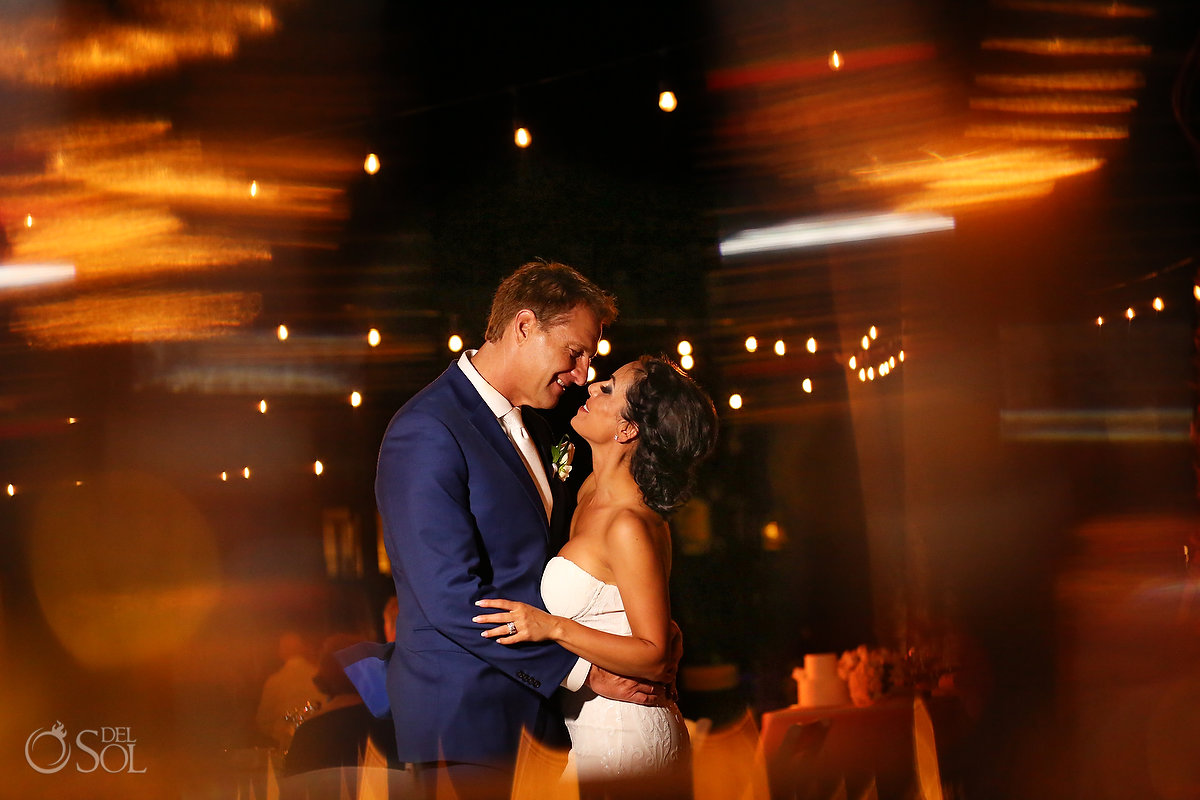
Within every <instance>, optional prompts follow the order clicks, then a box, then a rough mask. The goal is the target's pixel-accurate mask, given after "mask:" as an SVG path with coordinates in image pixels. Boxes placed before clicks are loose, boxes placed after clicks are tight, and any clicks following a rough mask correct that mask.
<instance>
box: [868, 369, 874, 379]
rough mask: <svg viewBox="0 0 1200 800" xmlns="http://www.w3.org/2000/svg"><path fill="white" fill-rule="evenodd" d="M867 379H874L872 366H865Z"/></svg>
mask: <svg viewBox="0 0 1200 800" xmlns="http://www.w3.org/2000/svg"><path fill="white" fill-rule="evenodd" d="M867 380H869V381H873V380H875V368H874V367H867Z"/></svg>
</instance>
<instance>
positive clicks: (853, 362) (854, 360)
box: [846, 356, 858, 369]
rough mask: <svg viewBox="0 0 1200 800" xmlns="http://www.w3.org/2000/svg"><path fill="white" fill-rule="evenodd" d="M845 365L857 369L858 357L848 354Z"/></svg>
mask: <svg viewBox="0 0 1200 800" xmlns="http://www.w3.org/2000/svg"><path fill="white" fill-rule="evenodd" d="M846 366H848V367H850V369H858V359H857V358H855V357H854V356H850V361H849V362H847V364H846Z"/></svg>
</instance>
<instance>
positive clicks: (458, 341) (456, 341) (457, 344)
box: [446, 333, 463, 353]
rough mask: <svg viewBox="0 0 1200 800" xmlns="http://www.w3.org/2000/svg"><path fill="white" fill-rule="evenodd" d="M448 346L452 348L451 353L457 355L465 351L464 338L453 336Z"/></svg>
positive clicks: (447, 343)
mask: <svg viewBox="0 0 1200 800" xmlns="http://www.w3.org/2000/svg"><path fill="white" fill-rule="evenodd" d="M446 346H447V347H449V348H450V352H451V353H457V352H459V351H461V350H462V349H463V340H462V337H461V336H459V335H458V334H457V333H454V334H451V335H450V339H449V340H448V341H447V342H446Z"/></svg>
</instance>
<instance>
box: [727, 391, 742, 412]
mask: <svg viewBox="0 0 1200 800" xmlns="http://www.w3.org/2000/svg"><path fill="white" fill-rule="evenodd" d="M729 407H730V408H732V409H733V410H734V411H737V410H738V409H739V408H741V407H742V396H741V395H740V394H736V393H735V394H731V395H729Z"/></svg>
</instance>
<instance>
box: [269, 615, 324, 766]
mask: <svg viewBox="0 0 1200 800" xmlns="http://www.w3.org/2000/svg"><path fill="white" fill-rule="evenodd" d="M279 659H280V661H282V662H283V666H281V667H280V668H279V669H278V670H277V671H276V672H274V673H272V674H271V676H270V677H268V678H267V680H266V683H265V684H263V690H262V697H261V699H260V700H259V702H258V713H257V714H256V715H255V721H256V722H257V724H258V729H259V730H260V731H262V732H263V733H264V734H266V735H267V736H268V737H270V738H271V740H272V741H274V742H275V744H276V745H278V746H279V747H280V748H281V749H284V750H286V749H287V746H288V743H289V742H290V741H291V738H292V731H293V730H294V723H293V722H291V721H289V720H288V718H287V717H288V716H289V715H291V714H294V713H295V712H296V711H297V710H299V709H301V708H303V707H304V706H305V704H307V703H309V702H311V701H314V700H319V699H320V697H321V692H320V690H319V689H317V687H316V685H315V684H314V683H313V677H314V676H315V675H316V674H317V665H316V664H314V663H313V662H312V658H311V657H310V655H309V648H308V645H307V644H306V643H305V641H304V638H303V637H302V636H301V635H300V634H298V633H296V632H295V631H288V632H286V633H284V634H283V635H282V636H280V637H279Z"/></svg>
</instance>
